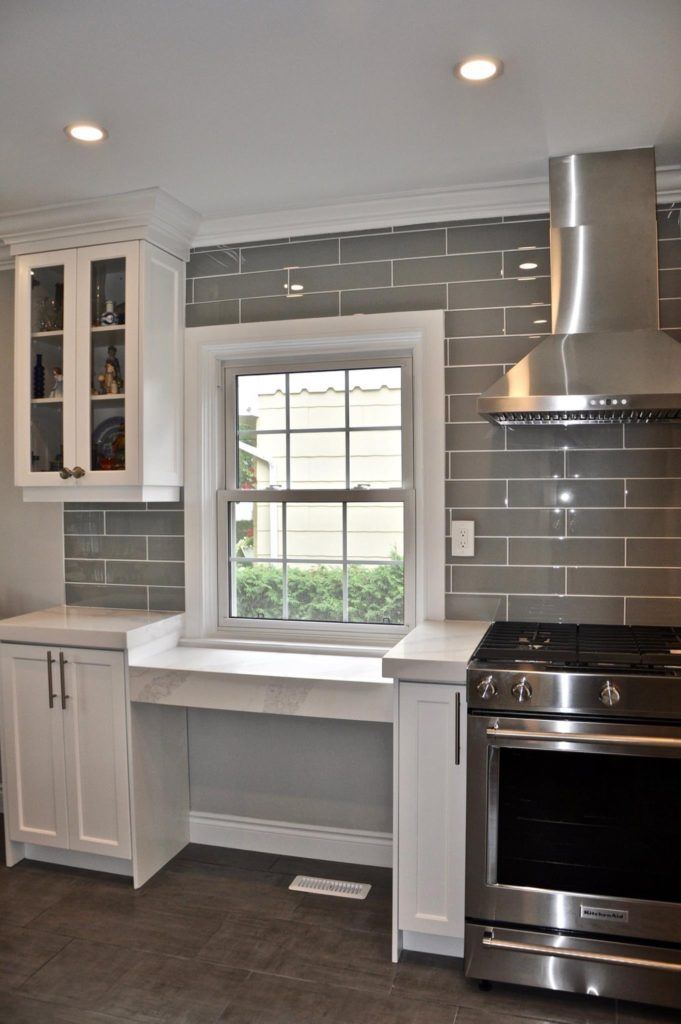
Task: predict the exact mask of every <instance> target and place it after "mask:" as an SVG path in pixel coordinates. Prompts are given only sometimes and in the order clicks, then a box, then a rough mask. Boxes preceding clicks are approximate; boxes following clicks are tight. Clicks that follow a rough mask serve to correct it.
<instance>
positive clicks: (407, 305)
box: [341, 284, 447, 316]
mask: <svg viewBox="0 0 681 1024" xmlns="http://www.w3.org/2000/svg"><path fill="white" fill-rule="evenodd" d="M446 305H447V286H446V285H444V284H414V285H404V286H401V287H399V288H362V289H360V290H359V291H347V292H341V313H342V315H343V316H352V315H353V314H355V313H398V312H404V311H406V310H413V309H444V308H445V306H446Z"/></svg>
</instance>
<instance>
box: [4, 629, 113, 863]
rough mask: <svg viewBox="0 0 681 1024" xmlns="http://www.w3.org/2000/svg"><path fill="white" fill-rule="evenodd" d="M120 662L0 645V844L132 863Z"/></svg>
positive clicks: (104, 654)
mask: <svg viewBox="0 0 681 1024" xmlns="http://www.w3.org/2000/svg"><path fill="white" fill-rule="evenodd" d="M126 736H127V731H126V699H125V663H124V657H123V654H122V653H119V652H115V651H99V650H85V649H82V650H81V649H78V648H69V647H64V648H48V647H46V646H38V645H33V644H26V645H24V644H3V645H2V734H1V739H0V743H1V745H2V747H3V754H4V776H5V777H4V779H3V786H4V791H5V806H6V809H7V814H8V819H9V820H8V822H7V823H6V826H7V828H8V834H9V838H10V839H11V840H13V841H15V842H19V843H32V844H34V845H38V846H54V847H59V848H61V849H63V850H76V851H80V852H83V853H99V854H105V855H106V856H108V857H119V858H124V859H129V858H130V857H131V830H130V797H129V787H128V753H127V738H126Z"/></svg>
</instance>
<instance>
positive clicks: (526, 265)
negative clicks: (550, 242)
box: [520, 263, 539, 270]
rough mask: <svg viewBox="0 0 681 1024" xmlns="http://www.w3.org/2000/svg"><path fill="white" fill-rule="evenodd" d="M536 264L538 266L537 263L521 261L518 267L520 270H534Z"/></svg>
mask: <svg viewBox="0 0 681 1024" xmlns="http://www.w3.org/2000/svg"><path fill="white" fill-rule="evenodd" d="M538 266H539V264H538V263H521V264H520V269H521V270H536V269H537V267H538Z"/></svg>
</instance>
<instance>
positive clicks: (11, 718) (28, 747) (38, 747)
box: [2, 644, 68, 848]
mask: <svg viewBox="0 0 681 1024" xmlns="http://www.w3.org/2000/svg"><path fill="white" fill-rule="evenodd" d="M57 657H58V651H57V650H55V649H52V650H50V649H48V648H47V647H37V646H33V645H22V644H3V646H2V743H3V745H4V748H5V749H4V753H5V768H6V773H7V777H6V778H4V779H3V786H4V791H5V802H6V807H7V814H8V823H7V825H8V831H9V836H10V838H11V839H13V840H14V841H15V842H22V843H37V844H38V845H41V846H57V847H61V848H66V847H67V846H68V816H67V800H66V779H65V769H64V733H63V720H62V712H61V705H60V701H59V681H58V669H57V664H56V662H57ZM48 659H49V671H48ZM49 672H51V674H52V680H53V682H52V689H50V676H49Z"/></svg>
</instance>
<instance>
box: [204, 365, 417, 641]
mask: <svg viewBox="0 0 681 1024" xmlns="http://www.w3.org/2000/svg"><path fill="white" fill-rule="evenodd" d="M225 393H226V454H227V458H226V480H227V489H226V490H225V491H224V492H221V494H220V498H219V527H220V543H219V565H220V576H221V579H220V619H221V624H222V625H226V624H230V623H234V622H235V621H238V622H241V623H247V622H249V621H250V622H252V623H253V624H255V620H258V621H262V620H265V622H266V623H267V624H268V625H272V624H276V623H279V624H280V627H281V628H286V627H288V631H289V632H290V631H291V630H292V629H294V628H295V627H296V624H297V626H298V627H300V626H301V624H307V626H308V627H310V626H312V627H313V628H314V624H325V628H326V629H327V630H328V628H329V626H331V625H334V624H335V628H336V629H337V630H338V631H339V632H340V633H341V634H345V635H348V634H350V633H352V632H358V631H361V630H365V631H366V630H368V629H369V628H373V629H375V628H376V627H377V626H379V627H381V628H388V629H391V628H392V629H395V628H397V629H400V630H401V631H403V630H404V627H405V624H409V623H410V622H411V621H413V620H412V617H411V615H412V608H411V606H412V603H413V529H414V523H413V491H412V408H411V404H412V396H411V364H410V360H408V359H394V358H393V359H390V360H386V361H381V360H378V359H373V360H371V362H367V361H352V362H351V361H349V360H347V359H345V360H343V361H342V363H341V365H338V364H336V365H334V364H330V363H328V362H327V363H321V364H320V363H317V364H310V363H307V364H290V365H287V366H286V367H271V366H268V367H267V372H263V369H262V368H261V367H257V366H254V367H252V368H251V367H241V368H238V369H233V368H231V367H229V368H227V369H226V370H225ZM263 625H264V623H263Z"/></svg>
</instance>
